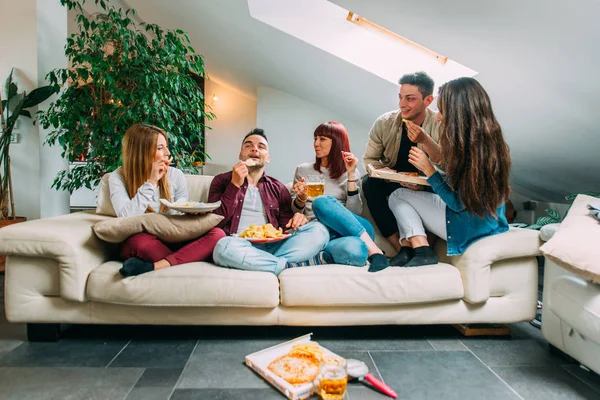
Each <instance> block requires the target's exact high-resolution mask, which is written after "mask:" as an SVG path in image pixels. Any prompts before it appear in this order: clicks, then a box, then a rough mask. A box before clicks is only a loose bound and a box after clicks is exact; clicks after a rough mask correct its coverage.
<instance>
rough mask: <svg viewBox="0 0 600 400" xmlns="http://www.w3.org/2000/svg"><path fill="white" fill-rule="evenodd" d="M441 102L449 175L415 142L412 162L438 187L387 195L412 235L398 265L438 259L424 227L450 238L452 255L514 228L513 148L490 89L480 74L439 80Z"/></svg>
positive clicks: (405, 232) (404, 232) (403, 231)
mask: <svg viewBox="0 0 600 400" xmlns="http://www.w3.org/2000/svg"><path fill="white" fill-rule="evenodd" d="M438 109H439V111H440V112H439V114H438V117H437V118H438V119H439V120H440V121H441V131H440V147H441V151H442V159H441V162H440V163H439V167H440V168H441V170H443V171H445V176H444V175H442V173H440V171H439V170H437V169H436V168H435V167H434V166H433V164H432V163H431V161H430V160H429V158H427V155H426V154H425V153H424V152H423V151H421V150H420V149H418V148H416V147H413V148H412V149H411V150H410V153H409V156H408V159H409V162H410V163H411V164H413V165H414V166H415V167H417V168H418V169H419V170H420V171H422V172H423V173H424V174H425V175H426V176H427V182H428V183H429V184H430V185H431V187H432V189H433V191H434V192H435V193H429V192H425V191H419V192H417V191H412V190H409V189H397V190H396V191H394V192H393V193H392V195H391V196H390V197H389V205H390V209H391V210H392V212H393V213H394V216H395V217H396V222H397V224H398V229H399V230H400V238H401V239H408V241H409V242H410V246H403V247H402V248H401V250H400V252H399V253H398V255H397V256H396V257H394V258H393V259H392V260H391V261H390V265H393V266H405V267H417V266H420V265H429V264H437V262H438V259H437V257H436V254H435V253H434V251H433V250H432V249H431V247H429V243H428V241H427V236H426V235H425V229H427V230H428V231H430V232H432V233H434V234H435V235H436V236H439V237H441V238H443V239H446V240H447V243H448V251H447V254H448V255H458V254H462V253H464V252H465V250H466V249H467V248H468V247H469V246H470V245H471V244H473V243H474V242H475V241H477V240H479V239H482V238H484V237H486V236H490V235H496V234H498V233H502V232H505V231H507V230H508V223H507V221H506V216H505V203H506V202H507V201H508V198H509V196H510V188H509V186H508V178H509V173H510V165H511V161H510V153H509V149H508V146H507V144H506V142H505V141H504V137H503V135H502V129H500V125H499V124H498V121H497V120H496V117H495V116H494V112H493V111H492V105H491V102H490V98H489V96H488V94H487V93H486V91H485V90H484V89H483V87H482V86H481V85H480V84H479V82H477V81H476V80H475V79H473V78H458V79H455V80H452V81H450V82H447V83H446V84H444V85H443V86H442V87H441V88H440V91H439V96H438Z"/></svg>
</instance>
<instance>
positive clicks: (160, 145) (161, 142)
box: [154, 134, 171, 162]
mask: <svg viewBox="0 0 600 400" xmlns="http://www.w3.org/2000/svg"><path fill="white" fill-rule="evenodd" d="M157 136H158V140H157V141H156V152H155V153H154V161H160V160H163V161H165V162H166V161H168V160H169V158H170V156H171V152H170V151H169V147H168V146H167V139H166V138H165V137H164V136H163V135H161V134H157Z"/></svg>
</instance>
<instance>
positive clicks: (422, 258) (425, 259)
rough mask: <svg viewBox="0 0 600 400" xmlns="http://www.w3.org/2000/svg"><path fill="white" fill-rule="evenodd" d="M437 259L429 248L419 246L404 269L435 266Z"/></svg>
mask: <svg viewBox="0 0 600 400" xmlns="http://www.w3.org/2000/svg"><path fill="white" fill-rule="evenodd" d="M437 263H438V258H437V256H436V255H435V252H434V251H433V249H432V248H431V247H429V246H421V247H417V248H416V249H415V256H414V257H413V258H412V259H411V260H410V261H409V262H407V263H406V264H405V265H404V266H405V267H420V266H421V265H432V264H437Z"/></svg>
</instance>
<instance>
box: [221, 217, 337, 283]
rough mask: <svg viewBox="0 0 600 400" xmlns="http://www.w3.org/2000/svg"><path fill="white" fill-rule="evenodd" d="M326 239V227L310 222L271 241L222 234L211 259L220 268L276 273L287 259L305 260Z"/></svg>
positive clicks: (324, 242)
mask: <svg viewBox="0 0 600 400" xmlns="http://www.w3.org/2000/svg"><path fill="white" fill-rule="evenodd" d="M328 241H329V232H328V231H327V228H325V226H324V225H323V224H321V223H320V222H318V221H313V222H309V223H308V224H306V225H302V226H301V227H299V228H298V229H297V230H296V232H294V233H293V234H292V237H291V238H289V239H286V240H281V241H279V242H274V243H263V244H258V243H257V244H252V243H250V242H249V241H247V240H245V239H241V238H238V237H233V236H227V237H224V238H223V239H221V240H219V242H218V243H217V245H216V246H215V249H214V250H213V259H214V261H215V264H217V265H220V266H222V267H230V268H237V269H244V270H247V271H265V272H272V273H274V274H275V275H279V274H280V273H281V271H283V270H284V269H285V264H286V263H287V262H288V261H290V262H299V261H305V260H308V259H309V258H311V257H314V256H315V255H317V254H318V253H319V252H320V251H321V250H323V249H324V248H325V246H326V245H327V242H328Z"/></svg>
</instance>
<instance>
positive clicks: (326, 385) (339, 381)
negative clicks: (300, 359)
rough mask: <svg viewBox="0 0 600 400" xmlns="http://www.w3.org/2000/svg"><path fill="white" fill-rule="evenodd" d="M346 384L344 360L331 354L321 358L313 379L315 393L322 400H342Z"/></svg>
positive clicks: (346, 374) (346, 376)
mask: <svg viewBox="0 0 600 400" xmlns="http://www.w3.org/2000/svg"><path fill="white" fill-rule="evenodd" d="M347 385H348V372H347V366H346V360H345V359H344V358H341V357H333V356H332V357H325V358H323V360H322V361H321V366H320V368H319V374H318V375H317V379H316V380H315V390H316V392H317V395H319V396H320V397H321V399H323V400H343V399H344V394H345V393H346V386H347Z"/></svg>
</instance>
